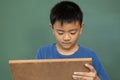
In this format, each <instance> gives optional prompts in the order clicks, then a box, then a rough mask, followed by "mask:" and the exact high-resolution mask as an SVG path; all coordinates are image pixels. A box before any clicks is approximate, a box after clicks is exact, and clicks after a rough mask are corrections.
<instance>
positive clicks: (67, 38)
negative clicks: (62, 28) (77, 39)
mask: <svg viewBox="0 0 120 80" xmlns="http://www.w3.org/2000/svg"><path fill="white" fill-rule="evenodd" d="M63 39H64V40H65V41H68V40H70V39H71V37H70V35H69V34H65V35H64V36H63Z"/></svg>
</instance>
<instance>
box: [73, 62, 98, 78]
mask: <svg viewBox="0 0 120 80" xmlns="http://www.w3.org/2000/svg"><path fill="white" fill-rule="evenodd" d="M85 66H86V67H87V68H89V70H90V72H74V74H73V75H72V77H73V79H75V80H100V79H99V77H98V76H97V72H96V70H95V69H94V67H93V66H92V65H90V64H85Z"/></svg>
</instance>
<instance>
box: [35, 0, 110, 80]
mask: <svg viewBox="0 0 120 80" xmlns="http://www.w3.org/2000/svg"><path fill="white" fill-rule="evenodd" d="M50 21H51V24H50V27H51V29H52V32H53V34H54V36H55V38H56V40H57V42H56V43H54V44H51V45H48V46H43V47H41V48H40V49H39V50H38V53H37V55H36V58H37V59H58V58H92V65H90V64H85V66H86V67H87V68H89V70H90V72H74V73H73V75H71V76H72V77H73V79H77V80H109V78H108V76H107V74H106V72H105V70H104V68H103V66H102V65H101V63H100V61H99V59H98V57H97V56H96V54H95V52H93V51H92V50H90V49H89V48H86V47H83V46H81V45H77V44H76V42H77V40H78V38H79V36H80V35H81V34H82V29H83V26H84V23H83V13H82V11H81V9H80V7H79V6H78V5H77V4H76V3H74V2H71V1H61V2H60V3H58V4H56V5H55V6H54V7H53V8H52V10H51V13H50Z"/></svg>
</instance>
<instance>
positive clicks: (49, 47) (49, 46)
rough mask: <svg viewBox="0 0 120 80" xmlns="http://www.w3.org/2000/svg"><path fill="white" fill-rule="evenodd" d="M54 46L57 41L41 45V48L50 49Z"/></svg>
mask: <svg viewBox="0 0 120 80" xmlns="http://www.w3.org/2000/svg"><path fill="white" fill-rule="evenodd" d="M54 47H55V43H52V44H48V45H42V46H40V48H39V50H48V49H52V48H54Z"/></svg>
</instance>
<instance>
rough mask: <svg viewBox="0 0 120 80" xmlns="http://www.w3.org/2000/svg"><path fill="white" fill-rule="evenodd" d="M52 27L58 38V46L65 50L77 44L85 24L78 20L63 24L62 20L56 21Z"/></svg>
mask: <svg viewBox="0 0 120 80" xmlns="http://www.w3.org/2000/svg"><path fill="white" fill-rule="evenodd" d="M52 27H53V28H52V31H53V34H54V35H55V38H56V40H57V46H58V47H59V48H61V49H64V50H70V49H73V48H74V47H75V46H76V42H77V40H78V38H79V35H80V34H81V33H82V27H83V24H81V25H80V24H79V22H78V21H76V22H71V23H63V25H61V22H59V21H56V22H55V24H54V25H53V26H52Z"/></svg>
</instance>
